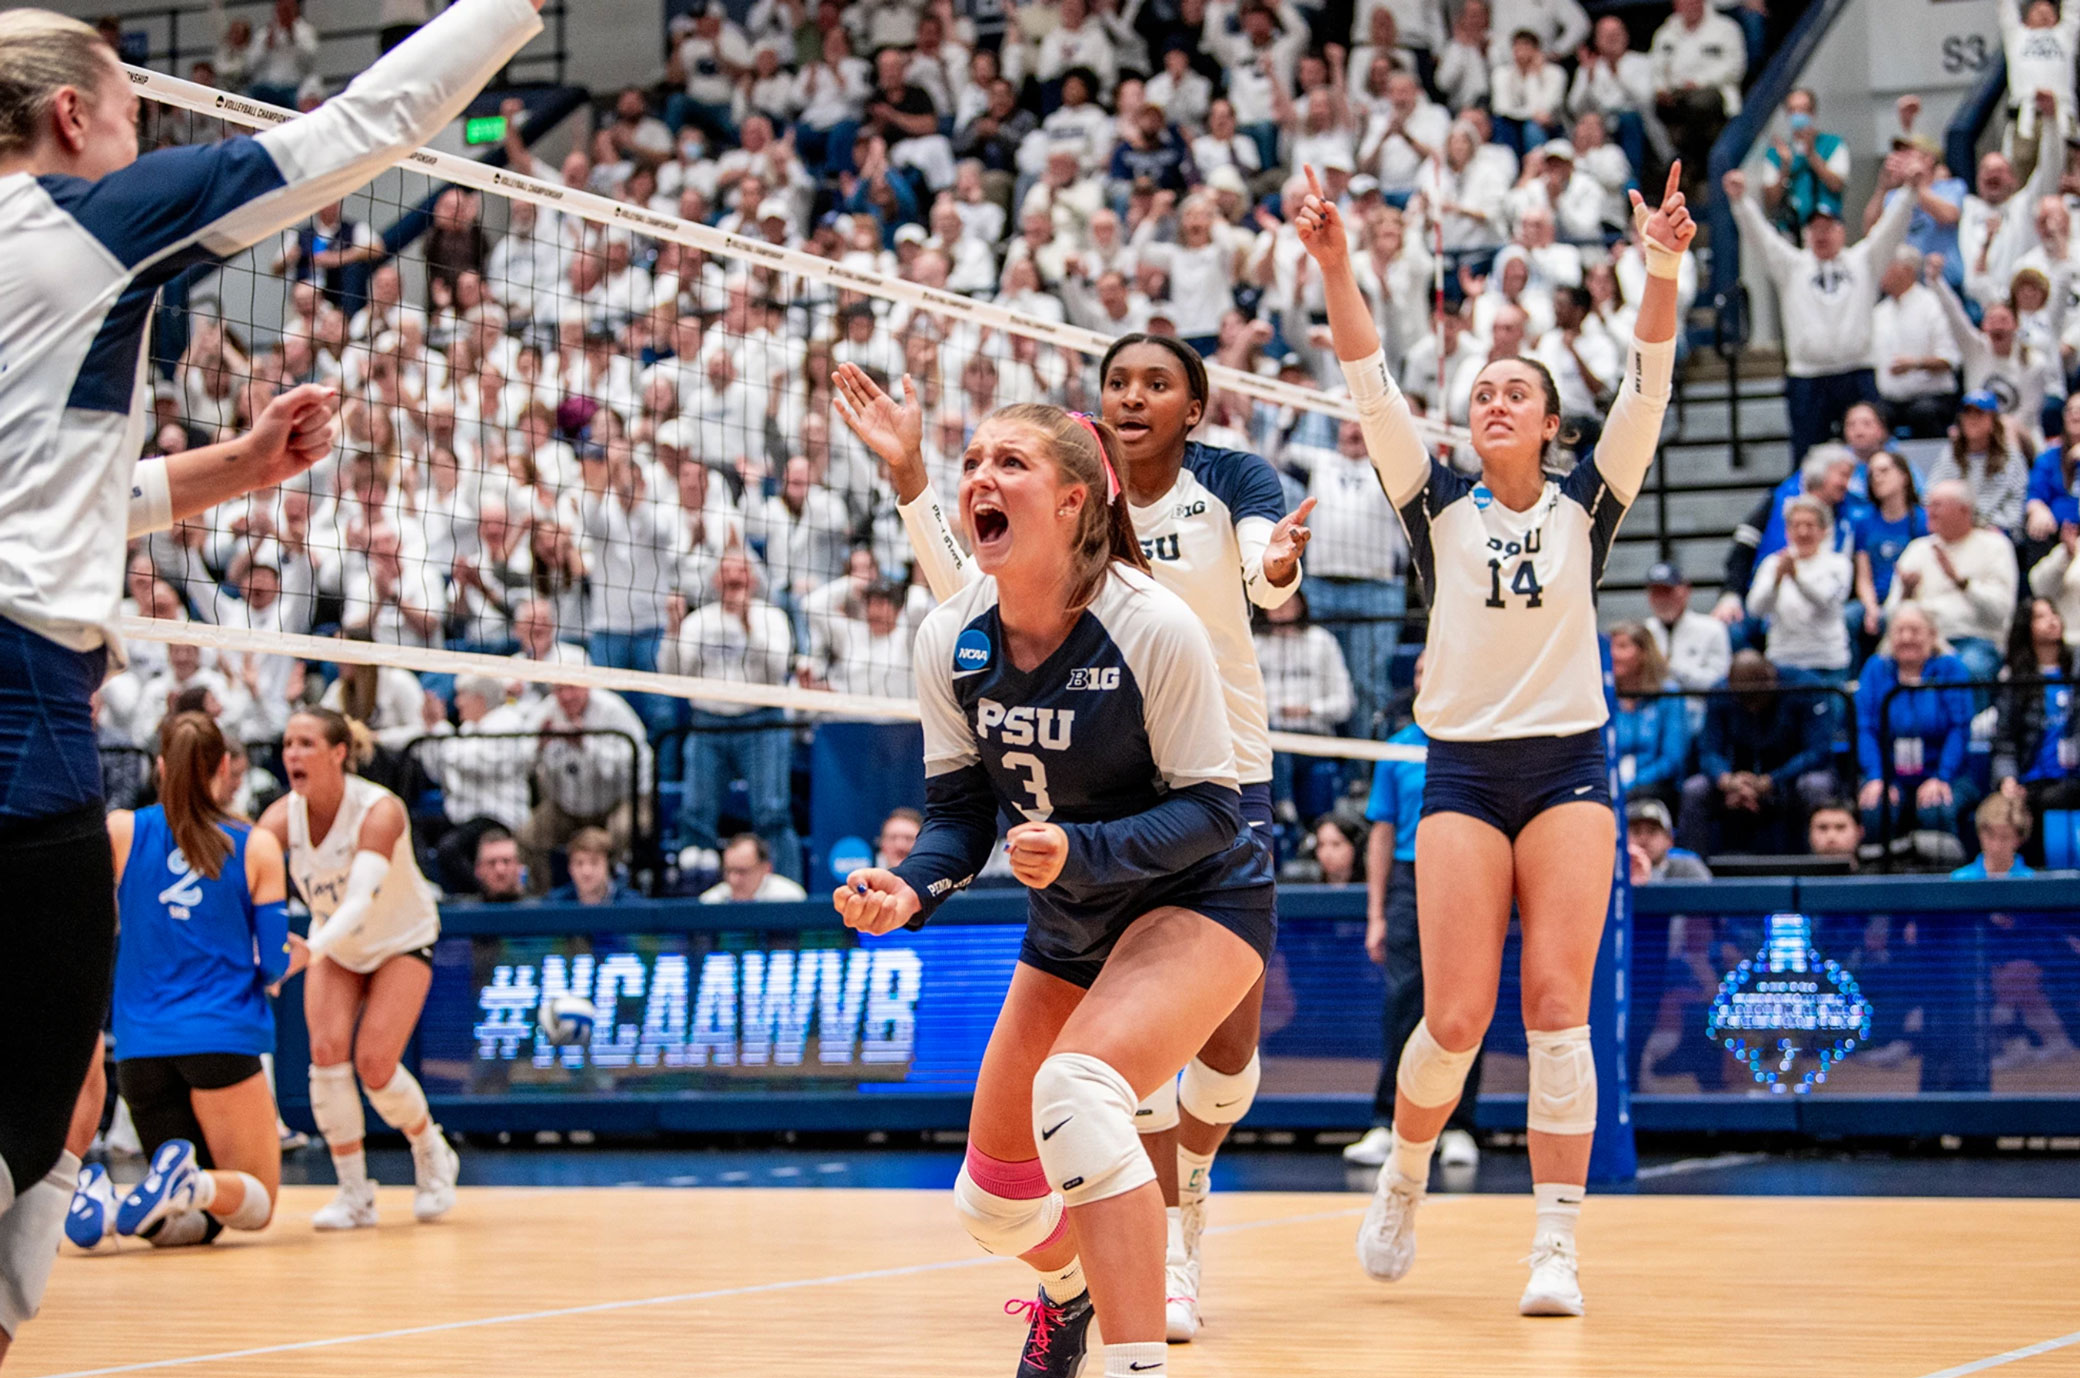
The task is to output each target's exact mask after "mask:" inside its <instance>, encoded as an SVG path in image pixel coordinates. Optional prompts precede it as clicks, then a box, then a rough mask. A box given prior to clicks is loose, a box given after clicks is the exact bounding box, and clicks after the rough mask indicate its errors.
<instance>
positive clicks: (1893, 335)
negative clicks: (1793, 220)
mask: <svg viewBox="0 0 2080 1378" xmlns="http://www.w3.org/2000/svg"><path fill="white" fill-rule="evenodd" d="M1921 268H1922V263H1921V253H1920V251H1919V250H1917V249H1915V248H1914V247H1913V246H1911V245H1905V244H1903V245H1901V246H1900V247H1899V248H1898V249H1896V250H1894V251H1893V255H1892V262H1891V263H1889V264H1887V265H1886V268H1885V276H1884V277H1883V278H1881V279H1880V280H1879V286H1880V288H1881V289H1882V290H1883V291H1884V293H1885V295H1884V297H1883V298H1882V299H1880V300H1879V302H1878V306H1877V309H1876V311H1875V312H1874V313H1873V314H1872V317H1871V336H1872V339H1873V341H1874V343H1875V347H1876V351H1877V372H1878V395H1879V396H1880V397H1882V398H1884V399H1885V404H1886V407H1887V410H1888V411H1889V412H1890V414H1891V419H1892V424H1893V425H1894V426H1904V427H1906V428H1907V429H1908V430H1909V431H1910V432H1911V433H1912V434H1913V435H1914V436H1915V437H1916V438H1917V439H1922V440H1932V439H1935V438H1937V437H1939V436H1941V435H1942V434H1943V433H1944V432H1945V431H1946V430H1948V429H1949V425H1950V419H1951V418H1952V417H1953V416H1955V415H1956V414H1957V366H1958V364H1959V363H1960V362H1961V358H1962V356H1961V355H1960V354H1959V352H1958V348H1957V341H1956V339H1955V338H1953V337H1952V335H1951V333H1950V326H1949V323H1948V322H1947V321H1945V320H1944V319H1943V307H1942V304H1941V303H1940V302H1938V301H1937V300H1936V295H1935V293H1934V292H1932V291H1930V290H1929V289H1928V288H1926V287H1924V286H1922V285H1921Z"/></svg>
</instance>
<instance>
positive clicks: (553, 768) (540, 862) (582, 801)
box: [515, 684, 650, 895]
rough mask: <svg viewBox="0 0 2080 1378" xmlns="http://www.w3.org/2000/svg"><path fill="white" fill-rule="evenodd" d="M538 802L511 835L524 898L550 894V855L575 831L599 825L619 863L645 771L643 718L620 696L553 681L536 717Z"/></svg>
mask: <svg viewBox="0 0 2080 1378" xmlns="http://www.w3.org/2000/svg"><path fill="white" fill-rule="evenodd" d="M535 727H536V730H537V732H538V733H539V736H538V737H537V738H536V746H535V778H536V781H537V782H538V783H539V784H540V786H541V799H540V801H539V802H538V803H536V804H535V806H534V808H533V810H532V811H531V812H530V813H529V814H528V816H527V821H526V822H525V823H524V824H522V825H521V827H520V829H519V831H518V832H517V833H516V834H515V836H516V837H517V838H518V840H519V843H520V854H521V856H522V857H523V858H525V860H526V862H527V888H528V892H529V893H530V894H535V895H543V894H547V893H548V891H549V880H550V875H549V853H550V852H551V851H553V850H554V849H556V848H558V847H561V846H562V845H563V844H564V843H566V842H568V841H570V839H571V836H572V834H574V833H576V832H577V831H578V830H579V829H581V828H605V829H606V830H607V835H608V836H609V837H610V838H612V839H613V842H614V855H615V857H616V859H617V860H619V859H625V858H626V857H627V855H628V841H629V838H630V837H631V836H632V835H633V834H634V831H635V827H636V824H637V822H638V820H637V817H636V806H637V803H638V801H639V800H640V798H641V796H642V791H643V782H644V780H645V779H647V778H648V777H649V774H650V745H649V741H648V739H647V738H646V737H645V736H644V734H643V720H642V719H641V718H639V717H637V716H636V711H635V709H633V708H631V707H629V706H628V704H627V702H626V701H624V700H623V699H622V697H621V696H620V695H619V694H615V693H612V692H610V691H608V690H605V689H587V688H585V687H583V686H582V685H573V684H559V685H557V686H556V687H555V688H554V689H553V690H552V691H551V693H550V696H549V699H548V701H547V702H546V703H545V704H544V705H543V707H542V710H541V714H540V716H539V717H538V718H536V720H535Z"/></svg>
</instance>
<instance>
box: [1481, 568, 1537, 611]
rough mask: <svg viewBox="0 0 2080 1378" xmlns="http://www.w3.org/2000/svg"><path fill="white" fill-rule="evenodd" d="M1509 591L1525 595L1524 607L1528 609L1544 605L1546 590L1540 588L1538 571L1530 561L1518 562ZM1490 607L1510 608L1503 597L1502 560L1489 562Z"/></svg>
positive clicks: (1511, 577) (1511, 578)
mask: <svg viewBox="0 0 2080 1378" xmlns="http://www.w3.org/2000/svg"><path fill="white" fill-rule="evenodd" d="M1509 591H1510V592H1511V593H1520V594H1522V595H1524V606H1525V607H1527V608H1536V607H1540V606H1543V604H1544V595H1545V589H1544V588H1542V587H1540V585H1539V582H1538V570H1537V569H1536V568H1535V567H1534V566H1533V565H1532V563H1531V561H1529V560H1519V561H1517V572H1516V573H1515V574H1512V575H1511V576H1510V579H1509ZM1488 606H1489V607H1491V608H1506V607H1508V606H1509V604H1508V603H1507V602H1505V601H1504V600H1503V597H1502V561H1500V560H1490V561H1488Z"/></svg>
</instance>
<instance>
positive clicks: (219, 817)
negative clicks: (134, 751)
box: [159, 713, 231, 880]
mask: <svg viewBox="0 0 2080 1378" xmlns="http://www.w3.org/2000/svg"><path fill="white" fill-rule="evenodd" d="M224 756H225V746H224V733H223V732H222V730H221V729H219V728H218V727H217V724H216V720H215V719H214V718H212V717H210V716H209V714H207V713H176V714H174V715H173V716H172V717H170V718H168V719H167V720H166V721H165V722H164V723H162V724H160V726H159V804H160V806H161V807H162V808H164V809H165V810H166V825H167V827H168V828H170V829H171V830H172V832H173V840H174V843H175V845H177V846H178V847H179V848H180V849H181V855H182V856H184V857H186V858H187V859H188V868H189V869H190V870H192V871H194V872H196V873H197V874H200V875H204V876H207V877H209V878H210V879H211V880H215V879H216V878H217V876H218V875H219V874H220V873H221V872H222V871H223V869H224V860H225V858H227V857H229V856H230V855H231V838H230V837H229V836H228V835H227V834H226V833H225V832H224V828H223V825H224V824H226V823H228V822H230V821H231V814H230V813H229V812H227V811H226V810H225V808H224V806H223V805H221V804H219V803H218V802H217V797H216V795H215V794H214V793H213V792H212V791H211V785H212V783H213V782H214V781H215V779H216V775H217V768H218V767H219V766H221V765H222V764H223V763H224Z"/></svg>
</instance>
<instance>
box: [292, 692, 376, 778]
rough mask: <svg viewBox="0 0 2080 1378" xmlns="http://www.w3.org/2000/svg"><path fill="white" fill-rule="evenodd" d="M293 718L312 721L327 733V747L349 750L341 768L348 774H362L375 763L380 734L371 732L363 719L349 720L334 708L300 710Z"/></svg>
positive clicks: (350, 718) (325, 734)
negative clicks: (361, 772)
mask: <svg viewBox="0 0 2080 1378" xmlns="http://www.w3.org/2000/svg"><path fill="white" fill-rule="evenodd" d="M289 716H290V717H291V718H292V719H294V718H309V719H310V720H311V721H313V722H315V723H317V724H318V725H319V726H320V727H321V728H323V729H324V733H323V735H324V738H325V742H326V745H328V746H343V747H345V748H346V749H347V759H346V760H345V761H343V762H342V763H341V768H342V769H343V770H345V771H346V772H347V773H348V774H350V775H353V774H359V773H360V771H361V768H362V767H363V766H365V765H367V764H368V763H369V762H370V761H372V760H374V759H375V755H376V734H375V733H373V732H371V731H369V730H368V724H367V723H364V722H362V721H361V719H359V718H352V717H348V716H347V715H346V714H345V713H341V712H338V711H336V710H334V709H331V708H299V709H297V710H296V711H295V712H294V713H291V714H290V715H289Z"/></svg>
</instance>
